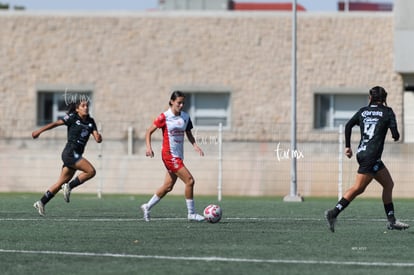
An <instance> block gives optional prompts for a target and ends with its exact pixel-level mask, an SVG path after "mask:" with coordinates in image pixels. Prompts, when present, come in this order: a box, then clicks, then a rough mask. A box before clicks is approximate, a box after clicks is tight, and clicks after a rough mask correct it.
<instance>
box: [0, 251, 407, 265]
mask: <svg viewBox="0 0 414 275" xmlns="http://www.w3.org/2000/svg"><path fill="white" fill-rule="evenodd" d="M0 253H15V254H37V255H45V254H46V255H63V256H81V257H106V258H132V259H154V260H173V261H201V262H238V263H270V264H308V265H314V264H316V265H344V266H349V265H355V266H384V267H385V266H387V267H389V266H392V267H414V262H412V263H396V262H391V263H385V262H356V261H317V260H288V259H247V258H225V257H194V256H192V257H184V256H163V255H139V254H116V253H91V252H68V251H47V250H46V251H42V250H40V251H37V250H8V249H0Z"/></svg>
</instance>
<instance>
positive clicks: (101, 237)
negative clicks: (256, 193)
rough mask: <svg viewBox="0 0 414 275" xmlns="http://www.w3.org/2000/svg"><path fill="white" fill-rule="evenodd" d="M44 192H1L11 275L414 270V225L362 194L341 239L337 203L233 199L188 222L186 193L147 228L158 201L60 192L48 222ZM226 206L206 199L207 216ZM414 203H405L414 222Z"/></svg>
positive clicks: (161, 207) (5, 257)
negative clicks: (215, 217) (333, 213)
mask: <svg viewBox="0 0 414 275" xmlns="http://www.w3.org/2000/svg"><path fill="white" fill-rule="evenodd" d="M40 195H41V194H40V193H39V194H20V193H2V194H0V206H1V208H0V209H1V211H0V224H1V225H0V227H1V231H0V232H1V233H0V234H1V235H0V236H1V237H0V238H1V242H0V259H1V260H0V270H1V274H13V275H16V274H52V273H53V274H170V275H172V274H227V275H229V274H257V275H258V274H260V275H262V274H410V273H411V272H412V270H413V268H414V249H413V247H414V228H410V229H408V230H406V231H388V230H386V227H385V224H386V220H385V216H384V210H383V206H382V203H381V200H380V199H367V198H363V197H360V198H357V199H356V200H355V201H354V202H353V203H352V204H351V205H350V206H349V207H348V208H347V210H346V211H345V212H344V213H342V215H341V216H340V217H339V219H338V223H337V226H336V232H335V233H331V232H330V231H329V230H328V227H327V225H326V223H325V220H324V218H323V212H324V210H325V209H327V208H331V207H332V206H333V205H334V204H335V203H336V198H331V199H326V198H324V199H317V198H305V201H304V202H302V203H293V202H290V203H287V202H283V201H282V199H281V198H275V197H266V198H244V197H243V198H242V197H224V198H223V200H222V201H221V202H220V203H219V204H220V205H221V207H222V209H223V213H224V214H223V219H222V220H221V221H220V222H219V223H217V224H210V223H206V222H202V223H195V222H188V221H187V220H186V219H185V218H186V208H185V202H184V199H183V197H182V196H167V197H165V198H164V199H163V200H162V201H161V203H160V204H158V205H157V206H156V207H155V208H153V210H152V220H151V222H144V221H143V220H142V217H141V211H138V209H139V208H138V207H139V205H141V203H143V202H145V201H146V200H147V199H148V198H149V196H131V195H104V196H103V198H101V199H99V198H97V196H96V195H95V194H93V195H92V194H91V195H85V194H76V192H74V193H72V196H71V202H70V203H69V204H67V203H65V202H64V201H63V198H62V194H61V193H60V194H58V195H57V196H56V197H55V198H54V199H53V200H52V201H51V202H50V203H49V204H48V205H47V207H46V215H47V216H46V217H40V216H39V215H38V214H37V211H36V210H35V209H34V208H33V206H32V205H33V202H34V201H36V200H38V199H39V197H40ZM209 203H217V201H216V198H213V197H196V207H197V209H198V211H199V212H200V213H201V212H202V209H203V208H204V206H206V205H207V204H209ZM413 203H414V200H395V203H394V204H395V206H396V212H397V217H399V218H400V219H401V220H402V221H405V222H407V223H411V224H412V223H413V210H412V205H413Z"/></svg>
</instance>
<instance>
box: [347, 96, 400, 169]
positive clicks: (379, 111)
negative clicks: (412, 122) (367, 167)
mask: <svg viewBox="0 0 414 275" xmlns="http://www.w3.org/2000/svg"><path fill="white" fill-rule="evenodd" d="M355 125H358V126H359V127H360V131H361V140H360V142H359V146H358V151H357V157H358V158H360V159H365V160H367V161H368V160H370V161H376V160H379V159H381V155H382V151H383V149H384V141H385V136H386V135H387V131H388V128H389V129H391V132H392V137H393V138H394V140H398V139H399V133H398V130H397V122H396V119H395V114H394V111H393V110H392V109H391V108H389V107H387V106H384V105H382V104H378V105H374V104H371V105H369V106H366V107H363V108H361V109H359V111H358V112H357V113H356V114H355V115H354V116H353V117H352V118H351V119H350V120H349V121H348V123H347V124H346V126H345V144H346V147H350V144H351V141H350V139H351V131H352V127H354V126H355Z"/></svg>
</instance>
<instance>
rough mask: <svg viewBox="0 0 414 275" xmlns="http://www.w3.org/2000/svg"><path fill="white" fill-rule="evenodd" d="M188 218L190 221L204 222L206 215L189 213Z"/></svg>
mask: <svg viewBox="0 0 414 275" xmlns="http://www.w3.org/2000/svg"><path fill="white" fill-rule="evenodd" d="M187 218H188V220H189V221H196V222H203V221H204V220H205V219H206V218H204V216H201V215H199V214H197V213H194V214H188V217H187Z"/></svg>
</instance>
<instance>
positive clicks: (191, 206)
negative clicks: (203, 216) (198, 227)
mask: <svg viewBox="0 0 414 275" xmlns="http://www.w3.org/2000/svg"><path fill="white" fill-rule="evenodd" d="M185 203H186V204H187V210H188V214H194V213H195V207H194V200H193V199H185Z"/></svg>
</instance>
